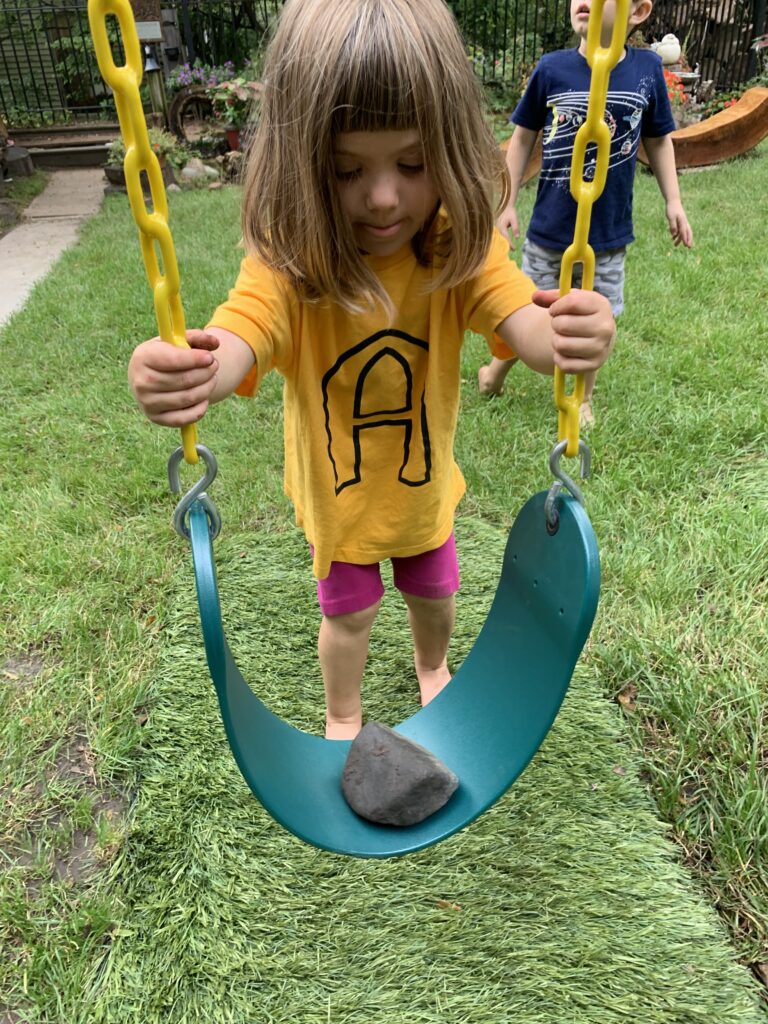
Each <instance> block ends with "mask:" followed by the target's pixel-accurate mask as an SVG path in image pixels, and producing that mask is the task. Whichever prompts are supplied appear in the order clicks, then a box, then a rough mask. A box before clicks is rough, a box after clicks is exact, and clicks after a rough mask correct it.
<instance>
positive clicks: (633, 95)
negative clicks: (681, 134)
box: [478, 0, 693, 426]
mask: <svg viewBox="0 0 768 1024" xmlns="http://www.w3.org/2000/svg"><path fill="white" fill-rule="evenodd" d="M590 7H591V0H571V7H570V15H571V25H572V26H573V30H574V32H575V33H576V35H577V36H578V37H579V46H578V48H577V49H570V50H558V51H556V52H555V53H547V54H545V55H544V56H543V57H542V58H541V60H540V61H539V63H538V64H537V65H536V68H535V69H534V72H533V74H532V75H531V79H530V81H529V83H528V86H527V88H526V90H525V94H524V95H523V97H522V99H521V100H520V102H519V103H518V105H517V107H516V108H515V111H514V113H513V114H512V121H514V123H515V125H516V128H515V131H514V134H513V135H512V138H511V140H510V143H509V148H508V149H507V158H506V159H507V169H508V171H509V176H510V179H511V186H512V191H511V194H510V199H509V203H508V205H507V207H506V208H505V209H504V210H503V211H502V213H501V215H500V217H499V220H498V226H499V228H500V229H501V231H502V233H503V232H509V231H510V229H511V231H512V234H513V235H514V237H515V238H518V237H519V235H520V227H519V224H518V218H517V211H516V208H515V204H516V202H517V196H518V193H519V191H520V186H521V183H522V179H523V173H524V171H525V168H526V165H527V164H528V160H529V158H530V155H531V151H532V150H533V146H534V143H535V142H536V137H537V135H538V133H539V132H540V131H543V136H542V163H541V173H540V175H539V187H538V192H537V194H536V202H535V204H534V208H533V213H532V215H531V222H530V224H529V226H528V233H527V237H526V239H525V241H524V242H523V251H522V257H523V258H522V269H523V272H524V273H526V274H527V275H528V276H529V277H531V278H532V279H533V281H534V283H535V284H536V286H537V287H539V288H557V287H559V282H560V263H561V260H562V256H563V253H564V251H565V250H566V249H567V248H568V246H569V245H570V244H571V242H572V241H573V231H574V227H575V224H576V209H577V204H576V202H575V200H574V199H573V197H572V196H571V190H570V174H571V159H572V156H573V143H574V139H575V137H576V132H577V131H578V129H579V127H580V126H581V124H582V122H583V121H584V120H585V118H586V115H587V104H588V99H589V85H590V75H591V72H590V68H589V64H588V63H587V59H586V52H587V25H588V23H589V12H590ZM652 9H653V3H652V0H630V4H629V14H628V18H627V38H629V35H630V33H632V32H633V31H634V30H635V29H636V28H637V27H638V25H640V24H642V22H644V21H645V20H646V18H648V16H649V15H650V13H651V10H652ZM615 13H616V5H615V2H614V0H607V2H606V4H605V6H604V8H603V24H602V32H601V36H602V39H601V41H602V45H603V46H608V45H609V44H610V39H611V34H612V31H613V19H614V16H615ZM605 120H606V122H607V124H608V127H609V129H610V132H611V153H610V159H609V164H608V176H607V179H606V184H605V188H604V190H603V193H602V195H601V196H600V198H599V199H598V200H597V201H596V203H595V204H594V206H593V207H592V220H591V225H590V230H589V243H590V245H591V246H592V248H593V249H594V251H595V282H594V289H595V291H597V292H600V294H602V295H604V296H605V297H606V298H607V299H608V301H609V302H610V303H611V308H612V310H613V315H614V317H618V315H619V313H621V312H622V310H623V308H624V257H625V254H626V250H627V245H628V244H629V243H630V242H632V241H634V237H635V236H634V234H633V231H632V188H633V184H634V173H635V161H636V158H637V150H638V147H639V145H640V140H641V139H642V141H643V145H644V146H645V151H646V153H647V154H648V160H649V162H650V165H651V169H652V170H653V173H654V174H655V176H656V181H657V183H658V186H659V189H660V191H661V194H662V196H663V197H664V201H665V204H666V214H667V222H668V224H669V230H670V234H671V235H672V240H673V242H674V244H675V245H679V244H680V243H681V242H682V243H683V245H685V246H686V247H687V248H690V247H691V246H692V245H693V232H692V231H691V226H690V224H689V223H688V218H687V217H686V215H685V210H684V209H683V204H682V201H681V199H680V190H679V187H678V181H677V169H676V167H675V151H674V148H673V145H672V138H671V133H672V132H673V131H674V130H675V122H674V119H673V117H672V109H671V106H670V102H669V96H668V93H667V86H666V82H665V80H664V73H663V69H662V64H661V59H660V58H659V57H658V56H657V55H656V54H655V53H653V52H652V51H651V50H641V49H634V48H633V47H631V46H625V48H624V53H623V55H622V56H621V57H620V58H619V63H618V64H617V65H616V67H615V68H614V69H613V71H612V72H611V76H610V80H609V83H608V98H607V103H606V112H605ZM595 156H596V147H595V146H588V147H587V151H586V155H585V167H584V177H585V180H587V181H588V180H590V178H591V176H593V175H594V170H595ZM510 247H511V248H514V242H513V241H512V240H511V239H510ZM581 270H582V268H581V266H580V265H579V264H576V265H575V266H574V273H573V286H574V287H575V288H577V287H579V286H580V281H581ZM516 361H517V360H516V359H506V360H503V359H496V358H493V359H492V360H491V362H490V363H489V364H488V365H487V366H482V367H481V368H480V370H479V372H478V383H479V387H480V392H481V394H485V395H499V394H501V391H502V389H503V386H504V379H505V377H506V375H507V373H508V372H509V370H510V368H511V367H512V366H513V364H514V363H515V362H516ZM594 385H595V373H585V374H584V401H583V403H582V406H581V409H580V411H579V420H580V422H581V425H582V426H589V425H591V424H592V423H594V415H593V412H592V392H593V389H594Z"/></svg>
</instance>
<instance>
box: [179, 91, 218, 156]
mask: <svg viewBox="0 0 768 1024" xmlns="http://www.w3.org/2000/svg"><path fill="white" fill-rule="evenodd" d="M193 109H196V110H197V111H198V112H199V113H200V114H201V116H204V117H206V118H210V120H211V122H213V120H214V117H213V101H212V100H211V97H210V96H209V95H208V92H207V90H206V88H205V86H204V85H187V86H185V87H184V88H183V89H181V90H180V91H179V92H177V93H176V95H175V96H174V97H173V100H172V101H171V105H170V108H169V110H168V125H169V127H170V129H171V131H172V132H173V133H174V135H176V136H177V138H179V139H180V140H181V141H182V142H194V141H195V140H194V139H190V138H188V137H187V133H186V131H185V128H184V117H185V115H186V114H188V113H189V112H190V111H191V110H193Z"/></svg>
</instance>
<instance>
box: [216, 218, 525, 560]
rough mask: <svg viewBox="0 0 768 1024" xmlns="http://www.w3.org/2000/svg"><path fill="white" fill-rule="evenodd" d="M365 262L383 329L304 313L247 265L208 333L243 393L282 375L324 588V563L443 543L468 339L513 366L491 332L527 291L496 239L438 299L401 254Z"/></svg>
mask: <svg viewBox="0 0 768 1024" xmlns="http://www.w3.org/2000/svg"><path fill="white" fill-rule="evenodd" d="M365 259H366V261H367V262H368V264H369V266H370V267H371V269H372V270H373V271H374V272H375V273H376V275H377V276H378V277H379V280H380V281H381V283H382V285H383V286H384V288H385V290H386V291H387V293H388V295H389V296H390V298H391V299H392V303H393V305H394V308H395V309H396V310H397V313H396V315H395V319H394V322H393V323H392V324H391V325H387V324H386V320H385V318H384V314H383V313H382V311H381V310H380V309H379V310H376V311H374V312H366V313H362V314H351V313H348V312H346V311H345V310H343V309H341V308H340V307H339V306H337V305H335V304H333V303H331V302H330V301H321V302H318V303H315V304H312V303H306V302H302V301H301V300H300V299H299V298H298V297H297V295H296V293H295V291H294V290H293V288H292V287H291V286H290V285H289V284H288V283H287V282H286V280H285V278H283V277H282V276H281V275H280V274H278V273H276V272H275V271H272V270H270V269H269V268H267V267H265V266H263V265H262V264H261V263H259V261H258V260H257V259H255V258H253V257H246V259H244V260H243V262H242V265H241V268H240V274H239V276H238V279H237V282H236V284H235V287H234V288H233V289H232V291H231V292H230V293H229V298H228V300H227V301H226V302H224V303H222V305H221V306H219V308H218V309H217V310H216V312H215V313H214V315H213V318H212V319H211V322H210V325H209V326H211V327H214V326H215V327H222V328H225V329H226V330H228V331H232V332H233V333H235V334H237V335H239V336H240V337H241V338H242V339H243V340H244V341H245V342H247V344H248V345H250V346H251V348H252V349H253V351H254V354H255V356H256V366H255V367H254V369H253V370H252V371H251V372H250V373H249V374H248V376H247V377H246V378H245V380H243V382H242V383H241V384H240V386H239V387H238V389H237V393H238V394H242V395H253V394H254V392H255V391H256V389H257V387H258V384H259V381H260V380H261V378H262V377H263V376H264V374H265V373H266V372H267V371H268V370H270V369H272V368H274V369H276V370H278V371H279V373H281V374H282V376H283V377H284V378H285V391H284V397H283V402H284V414H285V490H286V494H287V495H288V497H289V498H290V499H291V501H292V502H293V505H294V507H295V509H296V521H297V523H298V524H299V526H301V527H302V529H303V530H304V533H305V534H306V537H307V539H308V541H309V542H310V543H311V544H312V545H313V546H314V549H315V560H314V571H315V574H316V576H318V577H319V578H320V579H322V578H324V577H325V576H327V575H328V572H329V571H330V566H331V562H332V561H340V562H354V563H357V564H367V563H371V562H379V561H382V560H383V559H385V558H392V557H406V556H409V555H417V554H421V553H422V552H424V551H430V550H432V549H433V548H436V547H439V546H440V545H441V544H443V543H444V542H445V541H446V540H447V539H448V537H449V536H450V533H451V530H452V529H453V518H454V511H455V509H456V505H457V504H458V502H459V499H460V498H461V496H462V494H463V493H464V489H465V484H464V478H463V476H462V475H461V471H460V470H459V467H458V466H457V465H456V462H455V460H454V456H453V439H454V434H455V431H456V418H457V414H458V407H459V384H460V362H459V361H460V355H461V346H462V342H463V340H464V332H465V330H466V329H470V330H473V331H476V332H477V333H479V334H482V335H484V336H485V337H486V338H487V339H488V342H489V346H490V348H491V351H492V352H493V353H494V354H495V355H498V356H499V357H500V358H508V357H509V356H511V355H512V354H513V353H511V352H510V350H509V349H508V348H507V347H506V346H505V345H504V344H503V342H502V341H501V340H500V339H499V338H498V337H495V336H494V330H495V328H496V327H497V326H498V324H499V323H501V321H502V320H503V319H504V318H505V317H507V316H509V314H510V313H513V312H514V311H515V310H516V309H519V308H520V307H521V306H525V305H527V304H528V303H529V302H530V301H531V296H532V294H533V292H534V290H535V289H534V286H533V284H532V282H531V281H530V280H529V279H528V278H527V277H526V276H525V275H524V274H522V273H521V271H520V270H518V268H517V266H516V265H515V264H514V263H513V262H511V260H510V259H509V248H508V245H507V242H506V241H505V239H504V238H503V237H502V236H501V234H499V233H498V232H494V239H493V243H492V245H491V247H490V250H489V255H488V259H487V261H486V263H485V265H484V267H483V269H482V270H481V272H480V273H479V274H478V275H477V276H476V277H474V278H472V279H471V280H468V281H466V282H464V283H463V284H461V285H459V286H457V287H455V288H450V289H441V290H438V291H436V292H431V293H427V292H425V285H426V284H428V282H429V281H430V279H431V278H432V276H433V274H434V273H435V271H434V270H433V269H431V268H426V267H422V266H419V264H418V263H417V262H416V259H415V257H414V255H413V252H412V250H411V248H410V246H406V247H404V248H403V249H401V250H400V251H399V252H397V253H395V254H394V255H392V256H389V257H373V256H367V257H365Z"/></svg>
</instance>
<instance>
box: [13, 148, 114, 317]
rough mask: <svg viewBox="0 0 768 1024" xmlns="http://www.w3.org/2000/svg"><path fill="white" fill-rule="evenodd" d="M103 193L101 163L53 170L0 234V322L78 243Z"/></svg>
mask: <svg viewBox="0 0 768 1024" xmlns="http://www.w3.org/2000/svg"><path fill="white" fill-rule="evenodd" d="M103 195H104V172H103V170H102V168H100V167H82V168H76V169H73V170H61V171H54V172H52V174H51V179H50V181H49V182H48V184H47V185H46V187H45V189H44V190H43V191H42V192H41V193H40V195H39V196H37V197H36V198H35V199H33V200H32V202H31V203H30V204H29V206H28V207H27V208H26V210H25V211H24V214H23V216H22V219H21V223H20V224H19V225H18V226H17V227H15V228H13V230H11V231H9V232H8V234H6V235H4V236H3V237H2V238H0V325H2V324H4V323H5V322H6V321H7V320H8V319H9V318H10V316H11V315H12V314H13V313H15V312H16V311H17V310H19V309H21V307H22V306H23V305H24V303H25V302H26V300H27V296H28V295H29V293H30V292H31V291H32V288H33V287H34V285H35V284H36V283H37V281H39V280H40V279H41V278H43V277H45V275H46V274H47V273H48V271H49V270H50V269H51V267H52V266H53V264H54V263H55V262H56V260H57V259H58V258H59V256H60V255H61V253H62V252H64V250H65V249H67V248H69V246H71V245H73V244H74V242H75V241H76V240H77V235H78V231H79V229H80V225H81V224H82V223H83V221H85V220H87V219H88V218H89V217H92V216H93V214H95V213H96V212H97V211H98V209H99V206H100V205H101V200H102V197H103Z"/></svg>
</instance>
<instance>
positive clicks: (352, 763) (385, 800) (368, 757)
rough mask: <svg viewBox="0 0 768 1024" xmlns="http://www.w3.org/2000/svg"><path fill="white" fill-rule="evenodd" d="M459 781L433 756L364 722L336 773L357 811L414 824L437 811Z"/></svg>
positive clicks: (377, 725) (373, 818)
mask: <svg viewBox="0 0 768 1024" xmlns="http://www.w3.org/2000/svg"><path fill="white" fill-rule="evenodd" d="M458 785H459V780H458V778H457V776H456V775H454V773H453V772H452V771H451V770H450V768H448V767H447V766H446V765H444V764H443V762H442V761H440V760H439V759H438V758H436V757H435V756H434V754H431V753H430V752H429V751H428V750H426V749H425V748H424V747H422V746H420V745H419V744H418V743H414V742H413V740H409V739H406V737H405V736H401V735H400V733H397V732H395V731H394V729H390V728H389V727H388V726H386V725H382V724H381V723H380V722H368V724H367V725H364V726H363V728H362V729H361V730H360V732H359V733H358V734H357V737H356V738H355V739H354V740H353V742H352V746H351V747H350V748H349V754H348V755H347V760H346V764H345V765H344V771H343V773H342V777H341V789H342V792H343V794H344V797H345V799H346V801H347V803H348V804H349V806H350V807H351V808H352V810H353V811H355V812H356V813H357V814H359V815H360V816H361V817H362V818H366V819H367V820H368V821H374V822H376V823H377V824H379V825H415V824H416V823H417V822H419V821H424V819H425V818H428V817H429V816H430V814H434V813H435V811H439V810H440V808H441V807H442V806H443V805H444V804H446V803H447V802H448V801H449V800H450V798H451V797H452V796H453V794H454V792H455V791H456V788H457V786H458Z"/></svg>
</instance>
